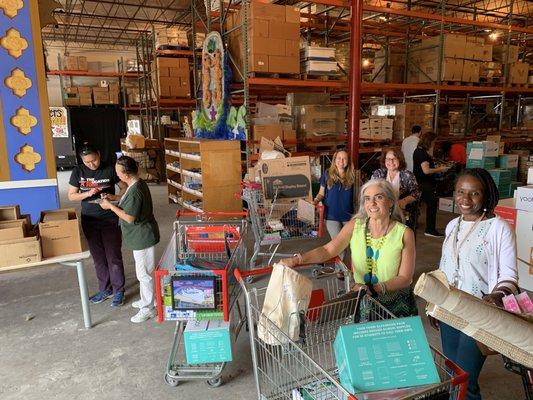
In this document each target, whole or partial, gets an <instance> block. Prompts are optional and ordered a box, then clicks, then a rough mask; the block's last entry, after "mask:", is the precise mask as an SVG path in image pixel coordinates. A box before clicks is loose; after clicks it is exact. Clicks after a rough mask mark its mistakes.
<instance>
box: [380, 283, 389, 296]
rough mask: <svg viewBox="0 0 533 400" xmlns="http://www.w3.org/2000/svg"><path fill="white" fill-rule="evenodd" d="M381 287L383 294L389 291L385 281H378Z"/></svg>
mask: <svg viewBox="0 0 533 400" xmlns="http://www.w3.org/2000/svg"><path fill="white" fill-rule="evenodd" d="M378 285H379V288H380V289H381V294H385V293H387V286H386V285H385V283H384V282H378Z"/></svg>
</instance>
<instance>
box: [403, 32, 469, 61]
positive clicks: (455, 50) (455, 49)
mask: <svg viewBox="0 0 533 400" xmlns="http://www.w3.org/2000/svg"><path fill="white" fill-rule="evenodd" d="M443 39H444V40H443V46H444V51H443V54H444V57H449V58H465V48H466V36H465V35H457V34H453V33H446V34H444V38H443ZM439 47H440V36H434V37H432V38H424V39H422V43H421V44H420V45H418V46H414V49H413V50H416V51H418V50H419V49H423V50H426V49H433V51H434V52H436V53H438V52H439Z"/></svg>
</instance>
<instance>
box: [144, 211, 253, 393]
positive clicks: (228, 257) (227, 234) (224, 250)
mask: <svg viewBox="0 0 533 400" xmlns="http://www.w3.org/2000/svg"><path fill="white" fill-rule="evenodd" d="M177 217H178V220H177V221H176V222H175V223H174V231H173V234H172V237H171V238H170V241H169V243H168V245H167V247H166V249H165V252H164V253H163V256H162V258H161V260H160V262H159V264H158V266H157V268H156V271H155V286H156V302H157V311H158V321H159V322H162V321H168V320H173V321H176V328H175V330H174V337H173V342H172V346H171V350H170V354H169V358H168V362H167V367H166V371H165V381H166V382H167V383H168V384H169V385H172V386H176V385H178V384H179V382H180V381H184V380H194V379H201V380H206V381H207V383H208V384H209V385H211V386H214V387H216V386H219V385H220V384H221V383H222V380H221V377H220V375H221V373H222V370H223V368H224V365H225V363H223V362H219V363H206V364H194V365H190V364H187V362H186V361H185V360H186V357H185V350H184V341H183V337H184V331H185V328H186V326H187V323H188V322H190V321H198V320H216V319H223V320H224V321H229V322H230V333H231V339H232V341H233V342H234V341H235V340H236V338H237V336H238V334H239V332H240V330H241V328H242V325H243V324H244V323H245V316H244V314H243V313H242V312H241V307H240V306H239V303H238V296H237V292H238V291H239V290H240V288H239V285H238V284H237V282H236V280H235V278H234V275H233V271H234V269H235V268H237V267H243V266H245V265H246V246H245V245H244V243H243V242H242V236H243V235H244V233H245V230H246V225H247V223H246V213H181V212H180V213H178V215H177ZM223 217H226V218H227V220H221V218H223ZM213 218H216V219H213ZM232 218H233V219H232ZM176 280H177V281H180V280H181V281H188V280H190V281H199V280H206V281H211V282H213V289H214V290H213V291H212V292H211V293H208V291H206V292H201V291H200V293H190V292H187V293H185V296H186V297H185V298H184V297H183V296H182V294H183V293H182V292H177V293H173V288H172V285H173V284H174V283H173V282H175V281H176ZM206 293H208V294H206ZM211 295H212V296H211ZM183 301H186V302H187V304H186V305H185V306H184V307H183V308H186V309H183V310H182V309H175V308H181V307H175V305H176V302H180V303H179V304H183V303H182V302H183ZM206 302H212V305H213V306H216V308H215V309H201V307H202V305H203V304H204V303H206ZM190 303H194V306H195V307H192V306H191V304H190ZM189 307H190V308H189ZM193 308H195V309H193ZM208 308H211V307H208Z"/></svg>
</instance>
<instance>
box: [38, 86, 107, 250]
mask: <svg viewBox="0 0 533 400" xmlns="http://www.w3.org/2000/svg"><path fill="white" fill-rule="evenodd" d="M93 99H94V104H109V91H108V90H107V88H106V87H105V88H101V87H94V88H93ZM45 257H46V256H45Z"/></svg>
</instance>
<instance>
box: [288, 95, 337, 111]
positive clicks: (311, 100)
mask: <svg viewBox="0 0 533 400" xmlns="http://www.w3.org/2000/svg"><path fill="white" fill-rule="evenodd" d="M329 102H330V95H329V93H309V92H295V93H287V98H286V103H287V106H289V107H290V108H291V109H292V107H294V106H305V105H308V104H315V105H316V104H329Z"/></svg>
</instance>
